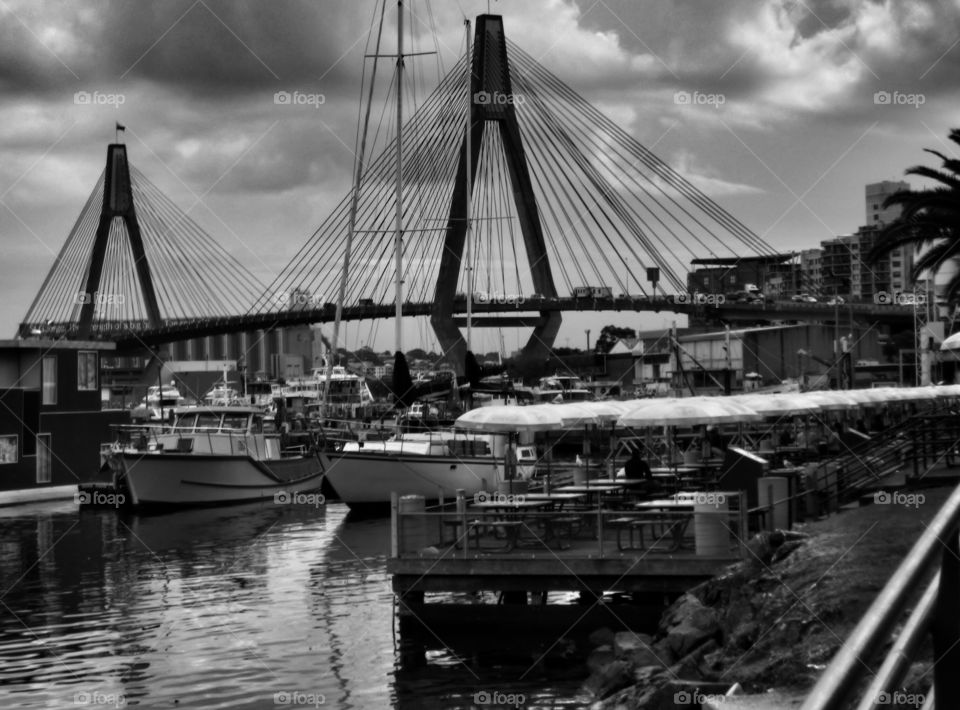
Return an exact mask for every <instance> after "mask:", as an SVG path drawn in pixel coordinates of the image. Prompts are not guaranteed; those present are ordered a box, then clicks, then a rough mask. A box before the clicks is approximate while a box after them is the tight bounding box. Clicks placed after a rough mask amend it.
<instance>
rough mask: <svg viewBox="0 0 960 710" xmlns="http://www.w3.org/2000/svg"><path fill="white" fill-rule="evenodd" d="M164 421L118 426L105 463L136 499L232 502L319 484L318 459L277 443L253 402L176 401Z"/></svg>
mask: <svg viewBox="0 0 960 710" xmlns="http://www.w3.org/2000/svg"><path fill="white" fill-rule="evenodd" d="M174 415H175V417H176V419H175V421H174V423H173V426H172V427H168V428H163V429H159V428H146V429H145V428H142V427H141V428H139V429H138V428H121V429H120V431H121V434H126V440H122V439H121V441H120V442H118V444H116V445H114V450H113V453H112V466H111V467H112V468H113V469H114V471H115V473H116V476H117V482H118V483H119V484H125V485H126V487H127V489H128V490H129V492H130V497H131V502H132V503H133V505H136V506H153V505H168V506H178V505H181V506H185V505H214V504H218V503H239V502H244V501H256V500H265V499H271V498H274V497H275V496H276V495H277V494H282V493H286V494H288V495H289V494H295V493H304V492H308V491H312V490H317V489H319V488H320V484H321V482H322V477H323V466H322V464H321V460H320V459H319V458H318V457H317V456H315V455H313V454H312V453H311V452H308V451H306V450H304V449H303V448H302V447H300V448H297V449H296V450H284V449H283V448H282V443H281V436H280V434H277V433H268V432H267V431H265V427H264V413H263V411H262V410H261V409H260V408H258V407H252V406H219V407H203V406H199V407H181V408H177V409H175V410H174Z"/></svg>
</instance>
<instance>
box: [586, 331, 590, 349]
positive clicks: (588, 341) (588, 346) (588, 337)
mask: <svg viewBox="0 0 960 710" xmlns="http://www.w3.org/2000/svg"><path fill="white" fill-rule="evenodd" d="M586 333H587V352H590V329H589V328H587V330H586Z"/></svg>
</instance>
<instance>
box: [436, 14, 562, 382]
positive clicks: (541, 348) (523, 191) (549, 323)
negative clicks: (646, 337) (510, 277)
mask: <svg viewBox="0 0 960 710" xmlns="http://www.w3.org/2000/svg"><path fill="white" fill-rule="evenodd" d="M512 96H513V90H512V85H511V81H510V66H509V63H508V61H507V42H506V36H505V34H504V29H503V18H502V17H501V16H499V15H480V16H478V17H477V25H476V32H475V35H474V43H473V58H472V67H471V86H470V97H471V101H470V143H469V144H470V160H469V166H470V171H471V176H470V184H471V185H475V184H476V177H477V166H478V164H479V162H480V160H479V159H480V153H481V150H482V148H483V139H484V128H485V127H486V124H487V123H488V122H492V123H495V124H496V126H497V128H498V130H499V134H500V140H501V141H502V144H503V151H504V158H505V162H506V166H507V169H508V172H509V175H510V186H511V188H512V192H513V199H514V203H515V208H516V210H517V219H518V221H519V223H520V229H521V234H522V235H523V242H524V247H525V251H526V256H527V261H528V262H529V266H530V276H531V279H532V281H533V286H534V290H535V292H536V293H539V294H541V295H542V296H545V297H555V296H556V295H557V289H556V286H555V285H554V280H553V273H552V271H551V269H550V262H549V259H548V258H547V249H546V243H545V241H544V235H543V227H542V225H541V223H540V217H539V210H538V208H537V199H536V196H535V194H534V190H533V183H532V181H531V179H530V169H529V166H528V164H527V159H526V155H525V153H524V147H523V139H522V138H521V133H520V125H519V123H518V122H517V113H516V108H515V106H514V102H513V101H512V100H510V98H511V97H512ZM467 164H468V161H467V136H466V130H464V137H463V141H462V143H461V146H460V156H459V159H458V162H457V173H456V182H455V183H454V190H453V196H452V198H451V202H450V209H449V212H448V219H447V226H446V236H445V239H444V244H443V249H442V251H441V254H442V256H441V260H440V268H439V272H438V274H437V284H436V291H435V295H434V300H433V307H432V312H431V316H430V323H431V325H432V326H433V329H434V332H435V333H436V335H437V339H438V340H439V341H440V346H441V348H442V349H443V352H444V353H445V354H446V355H447V356H448V359H450V360H453V362H455V363H457V366H458V367H459V366H461V365H462V363H464V362H465V355H466V342H465V341H464V339H463V336H462V335H461V333H460V330H459V328H458V327H457V325H456V322H455V320H454V313H453V309H454V299H455V296H456V290H457V281H458V278H459V275H460V270H461V266H462V264H463V255H464V246H465V242H466V234H467V221H466V218H467V200H466V186H467V182H466V179H467ZM467 278H473V275H472V274H470V273H468V274H467ZM487 320H488V321H489V319H487ZM560 321H561V316H560V313H559V312H558V311H541V312H540V318H539V321H538V323H537V325H536V326H535V327H534V329H533V333H532V334H531V336H530V338H529V340H528V341H527V343H526V345H525V346H524V347H523V354H524V356H527V357H533V358H541V359H542V358H545V357H546V356H547V355H548V354H549V351H550V349H551V348H552V347H553V343H554V340H555V339H556V336H557V332H558V331H559V329H560Z"/></svg>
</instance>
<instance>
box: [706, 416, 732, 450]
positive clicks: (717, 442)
mask: <svg viewBox="0 0 960 710" xmlns="http://www.w3.org/2000/svg"><path fill="white" fill-rule="evenodd" d="M707 442H708V443H709V444H710V455H711V456H723V452H724V450H725V449H726V448H727V446H726V442H724V440H723V437H722V436H720V431H719V430H718V429H717V428H716V427H715V426H713V425H712V424H711V425H710V426H708V427H707Z"/></svg>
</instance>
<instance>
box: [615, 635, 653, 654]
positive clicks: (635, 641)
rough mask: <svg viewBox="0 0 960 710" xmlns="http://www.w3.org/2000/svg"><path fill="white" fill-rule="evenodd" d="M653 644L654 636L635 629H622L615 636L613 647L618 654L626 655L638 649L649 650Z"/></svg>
mask: <svg viewBox="0 0 960 710" xmlns="http://www.w3.org/2000/svg"><path fill="white" fill-rule="evenodd" d="M651 645H653V636H650V635H649V634H638V633H634V632H633V631H621V632H620V633H618V634H616V635H615V636H614V637H613V649H614V651H616V653H617V655H618V656H625V655H629V654H631V653H633V652H634V651H636V650H638V649H643V650H648V649H649V648H650V646H651Z"/></svg>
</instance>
